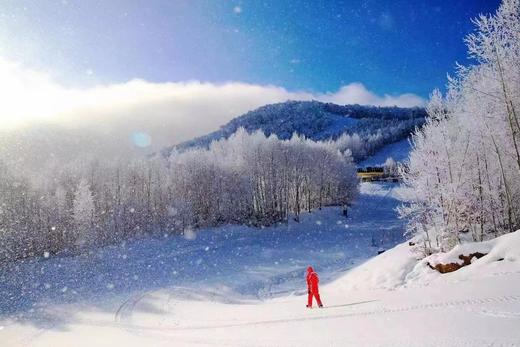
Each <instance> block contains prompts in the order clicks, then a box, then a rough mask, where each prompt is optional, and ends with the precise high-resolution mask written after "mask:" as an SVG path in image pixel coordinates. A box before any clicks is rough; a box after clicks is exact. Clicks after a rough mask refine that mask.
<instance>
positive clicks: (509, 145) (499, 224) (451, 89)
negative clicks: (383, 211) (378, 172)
mask: <svg viewBox="0 0 520 347" xmlns="http://www.w3.org/2000/svg"><path fill="white" fill-rule="evenodd" d="M474 23H475V25H476V31H475V32H474V33H473V34H471V35H469V36H468V37H467V38H466V42H467V46H468V52H469V56H470V57H471V58H473V59H474V61H475V62H476V63H475V65H471V66H459V67H458V71H457V75H456V77H454V78H450V80H449V86H448V91H447V93H446V95H445V96H442V95H441V94H440V93H439V92H438V91H436V92H434V93H433V94H432V97H431V100H430V102H429V104H428V107H427V111H428V114H429V118H428V119H427V123H426V125H425V126H424V127H423V128H422V129H421V130H419V131H417V132H416V134H415V135H414V136H413V150H412V153H411V156H410V164H409V166H408V167H406V168H403V170H402V171H403V175H404V180H405V183H406V184H407V185H408V186H410V187H412V188H413V191H414V192H415V200H414V201H413V202H412V203H410V204H408V205H406V206H404V207H402V209H401V214H402V215H403V216H404V217H406V218H408V219H409V221H410V222H409V225H408V228H409V230H408V231H409V232H410V233H412V234H416V235H419V236H420V240H421V242H420V243H419V248H420V251H421V252H423V253H424V254H426V255H427V254H430V253H432V252H436V251H446V250H449V249H451V248H452V247H453V246H455V245H456V244H458V243H460V242H463V241H466V240H474V241H482V240H486V239H489V238H493V237H496V236H498V235H501V234H503V233H508V232H512V231H515V230H516V229H519V228H520V0H504V1H503V3H502V4H501V6H500V8H499V9H498V10H497V12H496V14H494V15H492V16H484V15H481V16H480V17H479V18H477V19H475V20H474Z"/></svg>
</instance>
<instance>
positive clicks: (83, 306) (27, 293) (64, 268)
mask: <svg viewBox="0 0 520 347" xmlns="http://www.w3.org/2000/svg"><path fill="white" fill-rule="evenodd" d="M401 196H402V194H401V193H400V188H399V187H398V186H395V185H390V184H385V185H373V184H370V183H366V184H363V185H362V186H361V196H360V199H359V200H358V203H357V204H356V205H355V206H354V207H353V208H352V210H351V211H350V216H349V218H347V219H345V218H344V217H343V216H341V214H340V211H339V210H338V209H336V208H327V209H324V210H322V211H319V212H316V213H311V214H307V215H305V216H304V218H303V220H302V222H301V223H295V222H291V223H290V224H289V225H288V226H278V227H274V228H266V229H264V230H255V229H250V228H245V227H226V228H221V229H218V230H207V231H201V232H199V233H197V234H194V235H190V236H189V237H188V238H165V239H143V240H139V241H135V242H133V243H129V244H127V245H124V246H117V247H116V246H113V247H107V248H105V249H102V250H99V251H96V252H93V253H92V254H89V255H85V256H83V257H74V258H73V257H69V258H66V257H63V258H49V259H39V260H34V261H28V262H25V263H20V264H16V265H13V266H11V267H9V268H6V269H2V283H1V285H0V288H1V301H0V302H1V306H0V307H1V308H2V313H1V315H0V317H1V318H0V342H1V345H2V346H109V345H110V346H112V345H125V346H171V345H172V344H173V345H175V346H190V345H196V346H307V345H309V346H310V345H335V346H520V330H519V329H518V326H519V325H518V324H519V323H520V314H519V312H520V291H519V289H520V266H519V262H518V260H519V259H520V256H519V255H518V252H519V251H518V250H519V249H520V233H519V232H517V233H515V234H510V235H506V236H508V237H509V238H508V239H505V240H504V241H502V242H498V243H499V246H500V247H502V249H500V247H498V246H497V247H496V248H497V249H498V250H497V252H498V253H497V254H495V258H497V257H503V258H505V260H504V261H500V262H498V261H490V260H489V259H488V260H487V261H485V259H486V257H484V258H481V259H480V260H478V261H477V262H476V263H475V264H472V265H471V266H468V267H466V268H464V269H462V270H459V271H458V272H456V273H452V274H447V275H440V274H437V273H436V272H434V271H433V270H430V269H429V268H428V267H427V266H426V265H425V264H424V262H420V261H417V260H416V258H415V257H414V255H413V254H412V253H411V252H410V249H409V247H408V245H407V243H402V244H399V245H398V246H397V247H395V248H392V249H391V250H389V251H387V252H385V253H383V254H381V255H379V256H377V257H373V255H374V254H376V252H377V250H378V249H379V248H380V247H390V246H393V245H395V244H397V243H398V242H401V241H402V239H401V238H400V236H399V235H400V234H399V233H400V231H401V230H402V222H401V221H399V220H398V219H397V218H396V215H395V212H394V211H392V207H394V206H396V205H397V204H398V201H399V200H398V197H401ZM511 236H513V237H511ZM374 239H376V241H375V243H377V245H376V246H374V245H373V243H374ZM504 244H506V245H510V246H509V248H508V247H505V246H504ZM494 247H495V246H494V245H491V248H494ZM504 247H505V248H504ZM515 250H516V252H517V253H515ZM369 258H371V259H370V260H368V261H366V260H367V259H369ZM495 260H496V259H495ZM309 263H310V264H313V265H315V267H316V269H317V271H318V272H319V273H320V275H321V294H322V299H323V301H324V303H325V305H326V307H325V308H324V309H317V308H315V309H312V310H309V309H306V308H305V301H306V296H305V294H306V293H305V283H304V278H303V276H304V271H305V267H306V266H307V265H308V264H309ZM479 264H480V265H479ZM89 269H90V270H89ZM65 288H66V289H65Z"/></svg>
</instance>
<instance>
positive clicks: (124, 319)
mask: <svg viewBox="0 0 520 347" xmlns="http://www.w3.org/2000/svg"><path fill="white" fill-rule="evenodd" d="M148 294H150V293H145V294H143V295H139V296H136V297H133V298H131V299H129V300H128V301H127V302H125V303H124V304H123V305H122V306H121V307H120V308H119V310H118V313H116V317H115V322H116V323H117V324H119V325H120V326H121V327H124V328H126V329H129V330H130V331H134V330H149V331H164V330H167V331H172V330H205V329H223V328H231V327H242V326H254V325H268V324H280V323H297V322H302V321H312V320H323V319H336V318H347V317H361V316H372V315H382V314H392V313H401V312H409V311H417V310H435V309H444V308H451V307H458V306H477V305H483V304H493V303H511V302H516V301H520V295H508V296H498V297H488V298H471V299H466V300H451V301H443V302H436V303H428V304H421V305H410V306H399V307H394V308H382V309H378V310H369V311H361V312H353V313H341V314H329V315H326V316H318V317H308V316H302V317H294V318H291V319H273V320H263V321H253V322H244V323H237V324H220V325H218V324H216V325H200V326H190V327H176V326H161V327H157V326H143V325H138V324H132V315H133V311H134V309H135V307H136V305H137V304H138V303H139V301H141V300H142V299H144V297H145V296H146V295H148ZM373 301H378V300H369V301H366V303H368V302H373ZM362 303H365V302H362ZM355 304H361V303H352V304H345V305H338V308H340V307H341V308H343V307H349V306H352V305H355ZM326 308H327V307H326ZM329 308H336V307H329ZM120 311H127V313H126V314H123V315H122V314H120ZM479 313H481V314H485V315H489V316H493V317H501V318H517V319H518V318H520V313H511V312H497V311H489V310H482V311H479Z"/></svg>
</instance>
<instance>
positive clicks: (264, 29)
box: [0, 0, 499, 97]
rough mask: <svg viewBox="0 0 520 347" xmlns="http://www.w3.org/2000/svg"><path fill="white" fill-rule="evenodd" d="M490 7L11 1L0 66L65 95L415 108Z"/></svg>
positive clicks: (1, 25)
mask: <svg viewBox="0 0 520 347" xmlns="http://www.w3.org/2000/svg"><path fill="white" fill-rule="evenodd" d="M498 4H499V1H496V0H459V1H447V0H423V1H409V0H408V1H406V0H395V1H383V0H379V1H376V0H351V1H280V0H279V1H267V0H265V1H245V0H244V1H216V0H215V1H210V0H208V1H196V0H193V1H189V0H187V1H119V0H111V1H102V0H101V1H100V0H89V1H73V0H66V1H65V0H64V1H58V0H56V1H44V0H34V1H15V0H13V1H4V2H2V3H1V4H0V21H1V22H0V42H2V45H0V55H1V56H2V57H4V58H6V59H9V60H11V61H16V62H21V63H23V64H25V65H27V66H29V67H31V68H34V69H38V70H40V71H46V72H49V73H50V74H51V75H52V76H53V77H54V78H55V79H57V80H58V81H59V82H60V83H61V84H63V85H68V86H75V87H76V86H93V85H96V84H99V83H105V84H106V83H122V82H126V81H128V80H131V79H133V78H141V79H145V80H147V81H150V82H157V83H159V82H177V81H187V80H199V81H207V82H212V83H223V82H227V81H239V82H245V83H250V84H260V85H266V84H272V85H276V86H280V87H283V88H286V89H288V90H290V91H301V90H303V91H309V92H313V93H324V92H328V91H336V90H338V88H340V87H341V86H343V85H347V84H349V83H352V82H361V83H363V84H364V85H365V86H366V87H367V88H368V89H369V90H370V91H372V92H375V93H377V94H385V93H388V94H392V95H394V94H401V93H405V92H409V93H415V94H418V95H420V96H422V97H427V96H428V94H429V93H430V91H431V90H432V89H433V88H435V87H439V88H442V87H443V86H444V85H445V83H446V74H447V73H450V72H453V68H454V65H455V62H456V61H458V62H462V63H466V60H465V56H466V49H465V46H464V43H463V37H464V36H465V35H466V34H467V33H469V32H470V31H471V30H472V29H473V26H472V24H471V22H470V19H471V18H473V17H475V16H476V15H477V14H479V13H489V12H494V10H495V9H496V8H497V7H498Z"/></svg>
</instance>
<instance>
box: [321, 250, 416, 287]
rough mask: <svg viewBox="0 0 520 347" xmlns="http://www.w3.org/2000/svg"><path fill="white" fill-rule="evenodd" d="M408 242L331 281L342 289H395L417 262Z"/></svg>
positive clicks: (402, 282)
mask: <svg viewBox="0 0 520 347" xmlns="http://www.w3.org/2000/svg"><path fill="white" fill-rule="evenodd" d="M417 261H418V260H417V259H416V257H415V256H414V254H413V253H412V252H411V251H410V247H409V246H408V243H402V244H400V245H398V246H396V247H394V248H392V249H390V250H388V251H386V252H385V253H382V254H380V255H378V256H377V257H375V258H372V259H370V260H368V261H367V262H365V263H364V264H362V265H360V266H358V267H356V268H354V269H352V270H351V271H349V272H347V274H346V275H345V276H343V277H342V278H340V279H338V280H337V281H336V282H334V283H332V284H331V286H338V287H340V288H341V289H343V290H374V289H395V288H397V287H399V286H401V285H403V284H404V281H405V278H406V275H407V274H408V273H409V272H410V271H412V269H413V268H414V266H415V265H416V264H417Z"/></svg>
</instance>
